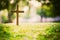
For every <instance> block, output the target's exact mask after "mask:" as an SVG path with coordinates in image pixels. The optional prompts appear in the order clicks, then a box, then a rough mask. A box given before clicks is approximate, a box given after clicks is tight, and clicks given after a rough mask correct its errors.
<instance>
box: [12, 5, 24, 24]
mask: <svg viewBox="0 0 60 40" xmlns="http://www.w3.org/2000/svg"><path fill="white" fill-rule="evenodd" d="M12 12H16V13H17V20H16V23H17V24H16V25H19V18H18V17H19V15H18V13H24V11H19V6H18V5H17V9H16V11H12Z"/></svg>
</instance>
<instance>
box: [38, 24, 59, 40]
mask: <svg viewBox="0 0 60 40" xmlns="http://www.w3.org/2000/svg"><path fill="white" fill-rule="evenodd" d="M37 40H60V25H59V24H55V25H52V26H51V27H50V28H47V29H46V30H45V34H41V33H40V34H39V35H38V37H37Z"/></svg>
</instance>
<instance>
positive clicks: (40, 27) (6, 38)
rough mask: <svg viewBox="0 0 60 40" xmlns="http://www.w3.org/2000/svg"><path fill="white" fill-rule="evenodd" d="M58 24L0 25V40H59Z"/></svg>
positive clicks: (59, 27)
mask: <svg viewBox="0 0 60 40" xmlns="http://www.w3.org/2000/svg"><path fill="white" fill-rule="evenodd" d="M59 35H60V23H21V24H20V25H19V26H17V25H14V24H0V40H60V36H59Z"/></svg>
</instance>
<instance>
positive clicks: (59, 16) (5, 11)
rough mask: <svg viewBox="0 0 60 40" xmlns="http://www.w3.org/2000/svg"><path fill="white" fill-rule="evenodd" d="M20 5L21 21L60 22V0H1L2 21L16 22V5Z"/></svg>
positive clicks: (0, 21) (0, 18)
mask: <svg viewBox="0 0 60 40" xmlns="http://www.w3.org/2000/svg"><path fill="white" fill-rule="evenodd" d="M17 4H18V5H19V11H20V10H22V11H24V13H19V22H21V23H24V22H34V23H35V22H60V2H59V0H0V23H11V22H12V23H15V22H16V13H15V12H11V11H12V10H16V5H17Z"/></svg>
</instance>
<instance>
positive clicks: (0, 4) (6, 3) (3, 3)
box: [0, 0, 20, 22]
mask: <svg viewBox="0 0 60 40" xmlns="http://www.w3.org/2000/svg"><path fill="white" fill-rule="evenodd" d="M13 1H14V3H12V4H11V3H10V0H0V10H3V9H7V10H8V22H12V19H11V16H12V15H13V12H11V10H14V9H15V7H16V5H17V3H18V2H19V1H20V0H13Z"/></svg>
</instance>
